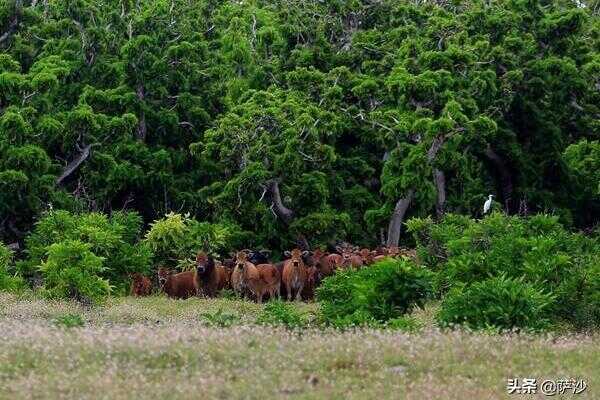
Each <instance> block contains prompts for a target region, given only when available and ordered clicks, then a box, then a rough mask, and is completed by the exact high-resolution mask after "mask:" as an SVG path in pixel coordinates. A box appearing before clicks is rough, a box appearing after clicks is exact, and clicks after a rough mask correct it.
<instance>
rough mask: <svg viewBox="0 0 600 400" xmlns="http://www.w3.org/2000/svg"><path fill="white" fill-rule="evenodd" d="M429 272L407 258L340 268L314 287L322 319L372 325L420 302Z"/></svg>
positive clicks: (428, 284) (336, 323) (426, 293)
mask: <svg viewBox="0 0 600 400" xmlns="http://www.w3.org/2000/svg"><path fill="white" fill-rule="evenodd" d="M432 278H433V273H432V272H431V271H429V270H427V269H425V268H422V267H420V266H417V265H415V264H414V263H413V262H411V261H408V260H395V259H386V260H383V261H381V262H379V263H376V264H374V265H372V266H371V267H369V268H364V269H361V270H357V271H356V270H346V271H340V272H338V273H336V274H335V275H333V276H331V277H328V278H326V279H325V280H324V281H323V283H322V285H321V286H320V287H319V288H318V289H317V293H316V295H317V299H318V300H319V301H320V302H321V313H322V316H323V318H324V321H325V323H327V324H330V325H333V326H337V327H345V326H350V325H372V324H375V323H377V322H385V321H387V320H389V319H392V318H397V317H399V316H401V315H403V314H404V313H406V312H407V311H409V310H410V309H411V308H412V307H414V306H422V304H423V302H424V301H425V299H426V298H427V297H428V296H429V294H430V292H431V282H432Z"/></svg>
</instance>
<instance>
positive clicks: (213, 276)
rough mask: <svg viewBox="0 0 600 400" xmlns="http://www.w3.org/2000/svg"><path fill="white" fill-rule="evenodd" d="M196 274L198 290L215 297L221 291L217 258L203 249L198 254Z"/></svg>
mask: <svg viewBox="0 0 600 400" xmlns="http://www.w3.org/2000/svg"><path fill="white" fill-rule="evenodd" d="M195 273H196V276H195V277H194V280H195V281H196V284H197V285H198V290H199V291H200V292H201V293H203V294H204V295H205V296H207V297H215V296H216V295H217V292H218V291H219V272H218V271H217V268H216V266H215V260H214V259H213V258H212V257H211V256H209V255H206V253H204V252H203V251H200V252H198V254H197V255H196V271H195Z"/></svg>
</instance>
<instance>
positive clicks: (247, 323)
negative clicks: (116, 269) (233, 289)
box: [0, 295, 600, 400]
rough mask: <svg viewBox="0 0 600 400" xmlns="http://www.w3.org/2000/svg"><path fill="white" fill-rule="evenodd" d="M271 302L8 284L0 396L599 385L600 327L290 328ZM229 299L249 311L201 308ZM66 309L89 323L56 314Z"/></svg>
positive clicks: (424, 393)
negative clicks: (533, 381) (267, 322)
mask: <svg viewBox="0 0 600 400" xmlns="http://www.w3.org/2000/svg"><path fill="white" fill-rule="evenodd" d="M261 307H262V306H260V305H257V304H252V303H247V302H242V301H235V300H222V299H217V300H202V299H191V300H186V301H173V300H169V299H166V298H162V297H151V298H144V299H132V298H125V299H112V300H110V302H109V303H108V304H106V305H105V306H103V307H98V308H93V309H84V308H81V307H79V306H77V305H75V304H72V303H68V302H46V301H43V300H38V299H33V298H24V299H23V298H21V299H19V298H15V297H13V296H7V295H0V332H1V333H2V340H1V341H0V398H2V399H4V398H7V399H34V398H35V399H117V400H118V399H165V398H168V399H198V398H205V399H271V398H273V399H279V398H284V399H286V398H287V399H322V398H326V399H370V398H377V399H439V398H444V399H464V398H469V397H471V398H482V399H483V398H485V399H503V398H507V397H508V396H507V395H506V390H505V385H506V379H507V378H508V377H518V376H521V377H538V378H557V377H565V376H573V377H584V378H586V379H587V383H588V386H589V389H588V392H587V396H588V397H587V398H597V397H598V396H599V395H598V388H599V387H600V336H598V335H597V334H594V335H570V336H530V335H491V334H490V335H488V334H474V333H467V332H458V331H457V332H440V331H439V330H437V329H434V328H431V327H427V328H425V329H424V330H422V331H420V332H418V333H414V334H406V333H401V332H398V331H390V330H373V329H357V330H350V331H346V332H341V331H335V330H330V329H325V330H319V329H305V330H289V329H285V328H283V327H281V328H279V327H270V326H258V325H255V324H254V321H255V319H256V318H257V316H258V315H259V313H260V311H261ZM300 309H301V311H302V312H304V313H314V312H315V310H316V306H315V305H314V304H308V305H301V306H300ZM219 310H224V311H223V312H227V313H231V314H235V315H238V316H239V320H236V321H235V323H234V324H232V325H231V326H228V327H216V326H211V325H210V324H206V323H204V322H203V320H202V318H201V317H199V315H200V314H201V313H203V312H204V313H218V312H219ZM65 313H79V314H80V315H81V316H82V318H83V319H84V320H85V324H84V326H83V327H74V328H66V327H63V326H60V325H56V324H55V323H53V318H55V316H56V315H61V314H65ZM426 314H427V312H425V313H424V314H423V315H426ZM423 315H421V316H419V318H422V319H423V321H426V320H428V318H427V317H424V316H423ZM594 396H596V397H594ZM582 398H584V397H582Z"/></svg>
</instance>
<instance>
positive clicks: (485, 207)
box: [483, 194, 494, 215]
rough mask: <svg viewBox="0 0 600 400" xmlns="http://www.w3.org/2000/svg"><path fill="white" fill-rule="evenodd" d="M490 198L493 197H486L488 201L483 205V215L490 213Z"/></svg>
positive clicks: (491, 195)
mask: <svg viewBox="0 0 600 400" xmlns="http://www.w3.org/2000/svg"><path fill="white" fill-rule="evenodd" d="M492 197H494V195H493V194H490V195H489V196H488V199H487V200H486V201H485V203H484V204H483V215H485V214H487V213H488V212H489V211H490V209H491V208H492Z"/></svg>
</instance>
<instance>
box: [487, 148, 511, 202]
mask: <svg viewBox="0 0 600 400" xmlns="http://www.w3.org/2000/svg"><path fill="white" fill-rule="evenodd" d="M485 156H486V157H487V158H488V160H490V162H491V163H492V164H493V165H494V168H495V169H496V171H497V173H498V176H499V178H500V189H501V191H502V199H503V201H504V209H505V210H506V212H510V211H511V208H512V194H513V181H512V174H511V172H510V170H509V168H508V166H507V165H506V163H505V162H504V159H503V158H502V157H501V156H500V155H499V154H498V153H496V152H495V151H494V149H492V147H491V146H490V145H488V146H487V147H486V149H485Z"/></svg>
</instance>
